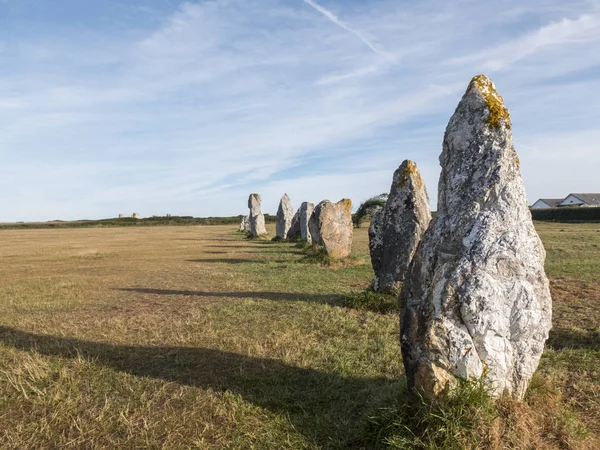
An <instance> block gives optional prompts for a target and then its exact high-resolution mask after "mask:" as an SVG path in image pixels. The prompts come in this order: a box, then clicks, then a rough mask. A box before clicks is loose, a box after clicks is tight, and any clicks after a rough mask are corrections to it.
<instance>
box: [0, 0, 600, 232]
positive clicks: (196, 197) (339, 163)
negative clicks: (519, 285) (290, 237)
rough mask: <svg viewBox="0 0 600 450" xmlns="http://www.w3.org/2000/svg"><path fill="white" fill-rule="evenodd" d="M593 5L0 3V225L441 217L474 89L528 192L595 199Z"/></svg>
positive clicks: (597, 87) (597, 39)
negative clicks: (455, 138) (390, 210)
mask: <svg viewBox="0 0 600 450" xmlns="http://www.w3.org/2000/svg"><path fill="white" fill-rule="evenodd" d="M599 49H600V0H569V1H568V2H565V1H564V0H528V1H526V2H524V1H521V0H496V1H493V2H489V1H481V0H475V1H472V0H452V1H447V0H421V1H417V0H371V1H367V0H362V1H358V0H253V1H248V0H209V1H187V2H181V1H176V0H147V1H142V0H95V1H93V2H92V1H81V0H0V161H1V164H0V211H2V212H1V214H0V222H10V221H33V220H54V219H62V220H70V219H84V218H87V219H94V218H105V217H115V216H117V215H118V214H128V215H129V214H131V213H133V212H138V213H139V214H140V215H141V216H142V217H144V216H152V215H165V214H173V215H192V216H201V217H206V216H224V215H227V216H229V215H237V214H245V213H246V212H247V199H248V195H249V194H250V193H251V192H257V193H260V194H261V196H262V198H263V211H264V212H268V213H272V214H274V213H275V212H276V211H277V206H278V202H279V199H280V198H281V196H282V195H283V194H284V193H287V194H288V195H289V196H290V198H291V199H292V203H293V205H294V207H299V206H300V203H301V202H303V201H311V202H315V203H316V202H319V201H321V200H324V199H329V200H332V201H337V200H339V199H341V198H351V199H352V200H353V202H354V205H355V207H356V206H358V204H360V202H362V201H364V200H365V199H367V198H369V197H370V196H372V195H376V194H380V193H382V192H386V191H389V188H390V184H391V181H392V174H393V172H394V170H395V169H396V168H397V167H398V166H399V165H400V163H401V162H402V161H403V160H405V159H411V160H413V161H415V162H416V163H417V165H418V167H419V169H420V171H421V173H422V175H423V178H424V179H425V183H426V185H427V188H428V192H429V197H430V199H431V202H432V209H434V210H435V209H436V202H437V182H438V176H439V172H440V167H439V163H438V156H439V154H440V152H441V149H442V140H443V134H444V129H445V127H446V125H447V123H448V120H449V118H450V117H451V115H452V113H453V112H454V109H455V108H456V105H457V104H458V102H459V101H460V98H461V96H462V94H463V93H464V91H465V89H466V87H467V85H468V83H469V81H470V79H471V78H472V77H473V76H474V75H476V74H479V73H485V74H487V75H488V76H489V77H490V78H492V80H493V81H494V82H495V84H496V87H497V89H498V91H499V93H500V94H501V95H502V96H503V97H504V100H505V103H506V106H507V107H508V109H509V111H510V113H511V117H512V122H513V136H514V142H515V147H516V150H517V153H518V154H519V157H520V161H521V169H522V173H523V179H524V182H525V187H526V190H527V195H528V199H529V201H530V202H531V203H533V202H534V201H535V200H536V199H537V198H539V197H557V198H558V197H565V196H566V195H567V194H568V193H570V192H600V175H599V174H600V118H599V116H600V50H599Z"/></svg>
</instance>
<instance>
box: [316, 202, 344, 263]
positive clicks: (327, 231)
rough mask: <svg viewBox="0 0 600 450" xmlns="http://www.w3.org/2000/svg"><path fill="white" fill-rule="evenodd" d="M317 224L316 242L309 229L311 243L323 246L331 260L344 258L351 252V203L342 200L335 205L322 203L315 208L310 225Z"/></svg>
mask: <svg viewBox="0 0 600 450" xmlns="http://www.w3.org/2000/svg"><path fill="white" fill-rule="evenodd" d="M315 222H316V223H317V224H318V241H317V240H316V239H315V233H314V232H313V228H312V227H311V235H312V237H313V243H318V244H323V247H325V251H326V252H327V254H328V255H329V256H331V257H332V258H345V257H347V256H349V255H350V252H351V251H352V234H353V231H354V227H353V225H352V202H351V201H350V200H349V199H346V198H345V199H342V200H340V201H339V202H337V203H331V202H330V201H328V200H325V201H322V202H321V203H319V204H318V205H317V206H316V207H315V212H314V214H313V220H311V224H312V223H315Z"/></svg>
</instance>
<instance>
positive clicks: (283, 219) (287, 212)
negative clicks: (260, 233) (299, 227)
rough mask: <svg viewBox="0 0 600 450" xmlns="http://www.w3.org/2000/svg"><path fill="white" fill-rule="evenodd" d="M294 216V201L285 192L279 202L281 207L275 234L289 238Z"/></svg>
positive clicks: (278, 212)
mask: <svg viewBox="0 0 600 450" xmlns="http://www.w3.org/2000/svg"><path fill="white" fill-rule="evenodd" d="M293 217H294V208H292V202H291V201H290V198H289V197H288V195H287V194H283V197H281V201H280V202H279V208H278V209H277V223H276V225H275V234H276V236H277V237H278V238H281V239H287V238H288V232H289V230H290V227H291V226H292V219H293Z"/></svg>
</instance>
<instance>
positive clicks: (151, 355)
mask: <svg viewBox="0 0 600 450" xmlns="http://www.w3.org/2000/svg"><path fill="white" fill-rule="evenodd" d="M0 343H2V344H4V345H6V346H11V347H13V348H16V349H19V350H24V351H35V352H38V353H40V354H42V355H47V356H59V357H63V358H76V357H81V356H83V357H85V358H86V359H91V360H93V361H94V362H95V363H99V364H102V365H105V366H107V367H111V368H113V369H114V370H118V371H121V372H125V373H128V374H131V375H135V376H143V377H152V378H156V379H161V380H165V381H168V382H176V383H180V384H182V385H188V386H195V387H199V388H203V389H213V390H215V391H217V392H219V391H229V392H232V393H234V394H237V395H240V396H241V397H242V398H243V399H244V400H245V401H247V402H250V403H252V404H254V405H256V406H259V407H262V408H266V409H268V410H270V411H273V412H275V413H278V414H283V415H285V416H287V417H289V420H290V422H291V424H292V425H293V427H294V428H295V429H296V430H298V431H299V432H300V433H302V434H303V435H304V436H305V437H306V438H308V439H309V440H310V441H312V442H313V445H315V446H319V447H326V448H333V447H335V448H361V447H362V448H364V446H363V445H361V443H360V440H361V439H362V433H363V432H364V431H363V430H364V427H363V426H362V425H363V424H364V422H363V420H364V419H362V418H363V417H366V416H368V415H369V414H371V413H372V412H373V411H375V410H376V409H377V408H380V407H382V406H385V405H386V403H388V402H390V401H391V399H393V398H395V396H396V393H397V391H398V390H399V382H398V381H396V380H390V379H387V378H371V379H369V378H358V377H342V376H339V375H337V374H333V373H326V372H320V371H317V370H313V369H306V368H300V367H294V366H290V365H287V364H284V363H282V362H280V361H278V360H273V359H264V358H255V357H251V356H247V355H241V354H236V353H230V352H225V351H220V350H214V349H208V348H185V347H146V346H126V345H112V344H108V343H100V342H89V341H83V340H79V339H72V338H65V337H57V336H50V335H42V334H35V333H29V332H25V331H21V330H17V329H14V328H9V327H0ZM369 448H371V447H369Z"/></svg>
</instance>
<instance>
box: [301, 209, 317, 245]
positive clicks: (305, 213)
mask: <svg viewBox="0 0 600 450" xmlns="http://www.w3.org/2000/svg"><path fill="white" fill-rule="evenodd" d="M314 211H315V205H314V203H309V202H304V203H302V205H300V237H301V238H302V240H303V241H306V242H312V236H311V235H310V228H309V224H310V219H311V217H312V215H313V213H314Z"/></svg>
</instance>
